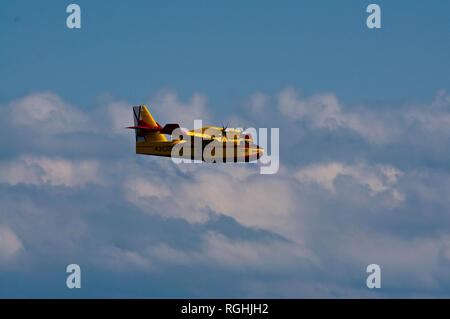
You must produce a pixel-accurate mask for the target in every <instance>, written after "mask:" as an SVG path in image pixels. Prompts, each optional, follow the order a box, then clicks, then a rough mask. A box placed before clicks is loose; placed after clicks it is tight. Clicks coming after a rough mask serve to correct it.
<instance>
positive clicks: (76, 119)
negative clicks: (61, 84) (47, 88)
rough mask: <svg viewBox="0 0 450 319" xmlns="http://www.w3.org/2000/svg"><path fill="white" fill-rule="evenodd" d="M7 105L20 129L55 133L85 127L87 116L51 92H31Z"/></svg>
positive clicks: (80, 129)
mask: <svg viewBox="0 0 450 319" xmlns="http://www.w3.org/2000/svg"><path fill="white" fill-rule="evenodd" d="M9 106H10V109H11V116H12V120H13V123H14V124H16V125H17V126H18V127H19V128H21V129H27V130H29V129H33V130H37V131H40V132H44V133H49V134H55V133H64V132H76V131H83V130H86V128H87V123H88V117H87V116H86V115H85V114H84V113H83V112H81V111H80V110H78V109H77V108H75V107H73V106H71V105H70V104H68V103H66V102H65V101H63V100H62V99H61V98H60V97H59V96H58V95H56V94H54V93H51V92H42V93H33V94H30V95H28V96H25V97H23V98H20V99H18V100H14V101H12V102H11V103H10V105H9Z"/></svg>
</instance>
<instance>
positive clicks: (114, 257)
mask: <svg viewBox="0 0 450 319" xmlns="http://www.w3.org/2000/svg"><path fill="white" fill-rule="evenodd" d="M95 261H96V263H97V264H100V265H102V266H106V267H107V268H108V269H111V270H114V271H123V270H127V271H129V270H130V269H138V270H144V271H147V270H151V269H152V268H153V266H152V263H151V262H150V260H149V259H148V258H146V257H145V256H143V255H142V254H141V253H139V252H137V251H132V250H127V249H121V248H118V247H115V246H108V247H102V248H101V249H99V251H98V254H97V255H96V257H95Z"/></svg>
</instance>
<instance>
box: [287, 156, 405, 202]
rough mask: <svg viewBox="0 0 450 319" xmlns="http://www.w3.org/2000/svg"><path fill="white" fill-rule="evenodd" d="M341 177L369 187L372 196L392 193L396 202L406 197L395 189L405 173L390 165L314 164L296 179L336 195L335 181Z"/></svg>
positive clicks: (297, 173) (296, 174)
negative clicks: (394, 186)
mask: <svg viewBox="0 0 450 319" xmlns="http://www.w3.org/2000/svg"><path fill="white" fill-rule="evenodd" d="M339 175H345V176H350V177H351V178H352V180H353V181H355V182H356V183H358V184H360V185H363V186H367V187H368V188H369V190H370V193H371V195H372V196H374V195H376V194H378V193H381V192H385V191H388V190H389V191H392V192H393V193H392V195H393V197H394V198H395V199H396V200H403V199H404V195H403V194H401V193H400V192H399V191H398V190H396V189H395V188H393V185H394V184H396V183H397V180H398V177H399V176H402V175H403V172H401V171H400V170H398V169H397V168H395V167H392V166H389V165H377V166H368V165H366V164H362V163H359V164H355V165H345V164H342V163H339V162H331V163H326V164H312V165H309V166H307V167H304V168H302V169H300V170H298V171H297V172H296V173H295V177H296V178H297V179H298V180H299V181H300V182H302V183H315V184H318V185H320V186H322V187H323V188H325V189H327V190H328V191H330V192H332V193H333V194H335V193H336V188H335V185H334V181H335V179H336V178H337V177H338V176H339Z"/></svg>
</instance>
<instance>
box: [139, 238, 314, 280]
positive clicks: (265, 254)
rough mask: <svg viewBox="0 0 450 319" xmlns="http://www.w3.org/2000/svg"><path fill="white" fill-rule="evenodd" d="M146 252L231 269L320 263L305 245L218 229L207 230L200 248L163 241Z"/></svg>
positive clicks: (277, 268) (179, 261) (183, 262)
mask: <svg viewBox="0 0 450 319" xmlns="http://www.w3.org/2000/svg"><path fill="white" fill-rule="evenodd" d="M147 252H148V254H149V257H150V258H153V259H155V258H156V259H158V260H159V261H163V262H167V263H173V264H181V265H191V266H194V267H195V266H198V265H208V266H212V267H219V268H223V269H226V270H231V271H239V270H249V269H251V270H260V271H266V272H280V271H284V270H286V269H292V268H296V267H299V266H300V264H302V263H303V264H304V263H305V262H309V263H318V260H317V258H316V257H315V256H314V254H313V253H312V252H310V251H308V250H307V249H306V248H305V247H303V246H302V245H298V244H295V243H291V242H285V241H278V240H270V241H251V240H242V239H239V240H231V239H230V238H227V237H225V236H224V235H222V234H219V233H216V232H208V233H206V234H205V235H204V236H203V241H202V243H201V245H200V247H199V249H198V250H178V249H175V248H172V247H170V246H168V245H166V244H163V243H160V244H157V245H154V246H151V247H148V249H147Z"/></svg>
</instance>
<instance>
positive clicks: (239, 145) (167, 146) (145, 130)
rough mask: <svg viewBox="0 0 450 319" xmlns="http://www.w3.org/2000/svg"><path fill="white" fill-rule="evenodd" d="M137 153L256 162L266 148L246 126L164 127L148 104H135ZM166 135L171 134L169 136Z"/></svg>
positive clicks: (212, 160) (212, 161)
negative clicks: (254, 137) (244, 129)
mask: <svg viewBox="0 0 450 319" xmlns="http://www.w3.org/2000/svg"><path fill="white" fill-rule="evenodd" d="M133 116H134V126H130V127H128V128H130V129H134V130H135V133H136V154H145V155H154V156H165V157H175V158H184V159H190V160H202V161H204V162H209V163H230V162H252V161H256V160H258V159H259V158H260V157H261V156H262V155H263V154H264V149H262V148H261V147H259V146H258V145H256V144H255V143H254V142H253V139H252V136H251V134H249V133H245V132H244V131H242V130H236V129H229V128H226V127H214V126H208V127H202V128H198V129H194V130H190V131H185V130H183V129H181V128H180V126H179V125H178V124H166V125H165V126H164V127H162V126H161V125H160V124H159V123H158V122H156V121H155V119H154V118H153V116H152V115H151V114H150V112H149V110H148V109H147V107H146V106H145V105H140V106H134V107H133ZM166 135H168V136H169V137H170V140H168V139H167V137H166Z"/></svg>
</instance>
